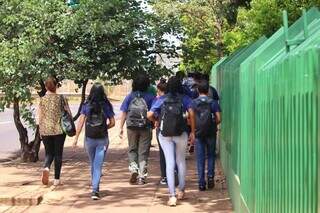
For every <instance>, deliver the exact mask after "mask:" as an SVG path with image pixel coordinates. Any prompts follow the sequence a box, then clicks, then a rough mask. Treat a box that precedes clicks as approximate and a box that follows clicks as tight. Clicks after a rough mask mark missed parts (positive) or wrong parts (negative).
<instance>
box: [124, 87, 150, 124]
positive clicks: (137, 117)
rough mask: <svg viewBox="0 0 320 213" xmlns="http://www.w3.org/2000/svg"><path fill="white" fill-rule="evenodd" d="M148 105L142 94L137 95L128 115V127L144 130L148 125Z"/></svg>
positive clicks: (131, 103)
mask: <svg viewBox="0 0 320 213" xmlns="http://www.w3.org/2000/svg"><path fill="white" fill-rule="evenodd" d="M147 112H148V105H147V103H146V101H145V100H144V99H143V97H142V95H141V94H140V93H137V94H135V96H134V98H133V99H132V101H131V102H130V105H129V109H128V113H127V121H126V122H127V127H128V128H139V129H141V128H142V129H144V128H146V127H147V125H148V120H147Z"/></svg>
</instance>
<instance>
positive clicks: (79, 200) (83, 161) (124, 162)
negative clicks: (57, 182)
mask: <svg viewBox="0 0 320 213" xmlns="http://www.w3.org/2000/svg"><path fill="white" fill-rule="evenodd" d="M194 158H195V157H194V156H191V157H189V158H188V160H187V170H188V171H187V180H186V183H187V185H186V190H187V196H186V199H185V200H183V201H182V202H180V204H179V206H177V207H176V211H178V210H179V209H180V208H181V211H182V210H183V212H231V211H232V207H231V204H230V200H229V198H228V194H227V191H226V189H225V188H223V186H221V185H220V184H217V185H216V188H215V189H214V190H213V191H206V192H199V191H198V186H197V176H196V163H195V159H194ZM43 159H44V153H43V150H42V151H41V153H40V162H38V163H31V164H30V163H20V162H17V161H12V162H9V163H5V164H1V167H2V168H1V169H7V170H8V171H9V174H8V175H7V176H8V178H7V179H6V180H2V181H0V187H2V186H6V187H14V188H16V187H20V188H21V187H25V186H27V185H39V186H41V183H40V174H41V170H42V164H43ZM216 170H217V171H216V174H217V176H219V175H220V176H223V174H222V172H221V167H220V165H219V163H218V165H217V166H216ZM1 171H5V170H1ZM148 173H149V177H148V179H147V184H145V185H143V186H139V185H130V184H129V182H128V181H129V177H130V174H129V171H128V159H127V149H126V148H115V147H111V148H109V150H108V154H107V159H106V163H105V165H104V169H103V176H102V178H101V184H100V192H101V196H102V199H101V200H100V201H92V200H91V199H90V195H91V194H90V192H91V189H90V166H89V162H88V157H87V154H86V153H85V151H84V149H83V148H78V149H77V150H76V152H75V151H74V150H73V149H72V148H71V147H66V148H65V150H64V159H63V170H62V180H63V182H64V185H63V186H59V187H57V188H54V189H52V190H50V191H49V192H48V193H47V194H46V195H44V200H43V202H42V203H41V204H40V205H39V206H36V207H30V209H29V210H30V212H44V211H43V210H44V209H45V208H47V209H49V210H50V212H53V211H55V210H54V209H55V208H58V209H61V208H67V209H69V210H73V211H75V212H78V211H80V209H81V210H82V211H84V210H86V209H88V211H99V210H100V211H102V212H104V211H105V210H107V209H110V210H112V209H113V208H115V209H118V210H120V209H121V210H122V209H127V208H128V210H129V211H130V208H134V209H135V210H136V209H140V208H141V209H150V208H152V209H154V208H155V209H163V210H164V211H166V209H168V207H167V206H166V202H167V200H168V190H167V187H166V186H161V185H159V179H160V165H159V156H158V149H157V147H154V148H151V152H150V158H149V166H148ZM50 175H51V176H50V177H51V178H52V177H53V168H52V169H51V174H50ZM218 178H223V177H218ZM186 209H187V211H185V210H186ZM188 210H190V211H188ZM28 212H29V211H28ZM120 212H122V211H120ZM142 212H158V211H149V210H148V211H142ZM129 213H130V212H129ZM131 213H132V212H131Z"/></svg>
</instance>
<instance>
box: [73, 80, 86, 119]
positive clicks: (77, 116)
mask: <svg viewBox="0 0 320 213" xmlns="http://www.w3.org/2000/svg"><path fill="white" fill-rule="evenodd" d="M87 84H88V79H87V80H84V81H83V82H82V91H81V102H80V105H79V108H78V112H77V114H76V115H75V116H74V117H73V120H74V121H76V120H77V119H78V118H79V117H80V113H81V108H82V105H83V103H84V102H85V100H86V89H87Z"/></svg>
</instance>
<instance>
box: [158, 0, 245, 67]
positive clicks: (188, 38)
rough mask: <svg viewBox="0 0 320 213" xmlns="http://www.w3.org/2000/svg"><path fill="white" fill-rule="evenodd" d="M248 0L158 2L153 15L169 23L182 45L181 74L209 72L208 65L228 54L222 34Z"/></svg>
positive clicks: (166, 0) (230, 25) (163, 0)
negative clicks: (156, 14)
mask: <svg viewBox="0 0 320 213" xmlns="http://www.w3.org/2000/svg"><path fill="white" fill-rule="evenodd" d="M249 2H250V1H248V0H241V1H240V0H237V1H231V0H207V1H204V0H190V1H171V0H161V1H157V2H156V3H155V6H154V7H155V8H156V11H157V13H158V14H159V15H161V16H162V17H163V18H164V19H173V20H174V21H172V22H173V23H175V25H174V26H175V27H176V31H178V32H180V33H181V34H182V36H180V38H181V41H182V45H181V46H182V56H181V58H182V63H181V65H180V69H181V70H184V71H195V70H197V71H203V72H209V71H210V69H211V66H212V63H214V62H216V61H217V60H219V59H220V58H221V57H222V56H223V55H225V54H226V53H228V48H227V46H226V45H225V43H224V42H225V41H224V40H225V38H224V34H225V32H227V31H228V30H229V29H231V28H233V27H234V25H235V22H236V17H237V10H238V8H239V7H240V6H244V7H249Z"/></svg>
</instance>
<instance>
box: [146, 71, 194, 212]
mask: <svg viewBox="0 0 320 213" xmlns="http://www.w3.org/2000/svg"><path fill="white" fill-rule="evenodd" d="M182 90H183V88H182V85H181V81H180V79H179V78H177V77H171V78H170V79H169V81H168V84H167V92H168V94H166V95H164V96H162V97H161V98H159V99H158V100H157V101H156V102H155V103H154V104H153V105H152V107H151V110H150V111H149V112H148V118H149V119H150V120H152V121H154V120H156V119H157V117H158V119H159V121H160V133H159V141H160V145H161V147H162V149H163V152H164V156H165V160H166V175H167V181H168V188H169V194H170V196H169V200H168V205H169V206H176V204H177V198H178V199H179V200H180V199H183V198H184V196H185V177H186V152H185V150H186V147H187V142H188V134H187V130H186V126H187V123H186V119H185V116H187V113H188V116H189V117H190V120H191V133H190V141H191V142H194V140H195V118H194V113H193V110H192V100H191V99H190V98H189V97H188V96H186V95H181V93H182ZM176 164H177V166H178V176H179V186H178V188H179V191H178V193H177V196H176V189H175V180H174V179H175V178H174V172H175V165H176Z"/></svg>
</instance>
